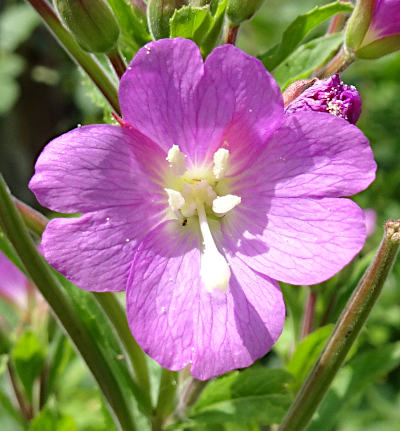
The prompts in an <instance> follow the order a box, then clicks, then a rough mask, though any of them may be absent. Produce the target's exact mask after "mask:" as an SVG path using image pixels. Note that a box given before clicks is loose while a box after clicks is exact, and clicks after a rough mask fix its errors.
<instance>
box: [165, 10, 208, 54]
mask: <svg viewBox="0 0 400 431" xmlns="http://www.w3.org/2000/svg"><path fill="white" fill-rule="evenodd" d="M212 23H213V18H212V16H211V13H210V12H209V10H208V7H203V8H201V7H192V6H184V7H182V8H181V9H178V10H175V12H174V14H173V16H172V18H171V19H170V37H171V38H172V37H185V38H186V39H191V40H193V41H194V42H196V43H197V44H198V45H199V46H200V45H201V41H202V40H203V39H204V37H205V34H206V33H207V32H208V31H209V29H210V27H211V25H212Z"/></svg>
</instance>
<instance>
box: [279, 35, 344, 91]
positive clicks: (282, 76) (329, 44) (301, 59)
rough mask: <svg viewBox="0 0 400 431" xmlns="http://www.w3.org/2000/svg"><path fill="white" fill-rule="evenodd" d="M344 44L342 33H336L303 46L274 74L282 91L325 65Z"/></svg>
mask: <svg viewBox="0 0 400 431" xmlns="http://www.w3.org/2000/svg"><path fill="white" fill-rule="evenodd" d="M342 42H343V34H342V33H334V34H329V35H326V36H322V37H319V38H317V39H313V40H312V41H310V42H308V43H306V44H304V45H301V46H300V47H299V48H297V49H296V51H294V52H293V53H292V54H291V55H290V56H289V57H288V58H287V59H286V60H285V61H283V62H282V63H281V64H280V65H279V66H278V67H277V68H276V69H275V72H274V73H273V75H274V77H275V79H276V80H277V82H278V84H279V85H280V86H281V88H282V89H285V88H286V87H287V86H288V85H290V84H291V83H292V82H294V81H297V80H298V79H302V78H306V77H307V76H308V75H309V74H310V73H311V72H312V71H313V70H315V69H316V68H317V67H319V66H321V65H322V64H324V63H325V62H326V61H327V60H328V59H329V58H330V57H332V55H334V53H335V52H336V50H337V49H338V48H339V46H340V45H341V44H342Z"/></svg>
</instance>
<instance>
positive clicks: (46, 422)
mask: <svg viewBox="0 0 400 431" xmlns="http://www.w3.org/2000/svg"><path fill="white" fill-rule="evenodd" d="M29 431H77V426H76V423H75V420H74V418H73V417H72V416H69V415H64V414H58V413H57V412H55V411H53V410H52V409H49V408H44V409H43V410H41V411H40V413H39V414H38V415H37V416H36V417H35V418H34V419H33V420H32V422H31V425H30V427H29Z"/></svg>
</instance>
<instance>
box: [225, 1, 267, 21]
mask: <svg viewBox="0 0 400 431" xmlns="http://www.w3.org/2000/svg"><path fill="white" fill-rule="evenodd" d="M263 1H264V0H228V4H227V6H226V15H227V17H228V18H229V21H230V22H231V23H232V24H233V25H239V24H240V23H242V22H243V21H246V20H247V19H250V18H251V17H252V16H253V15H254V14H255V13H256V12H257V10H258V9H259V7H260V6H261V4H262V3H263Z"/></svg>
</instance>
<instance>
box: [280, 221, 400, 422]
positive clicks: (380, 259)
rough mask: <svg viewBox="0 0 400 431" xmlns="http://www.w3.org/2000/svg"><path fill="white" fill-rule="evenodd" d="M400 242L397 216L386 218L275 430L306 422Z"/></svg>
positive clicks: (371, 302)
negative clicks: (377, 243) (375, 244)
mask: <svg viewBox="0 0 400 431" xmlns="http://www.w3.org/2000/svg"><path fill="white" fill-rule="evenodd" d="M399 245H400V220H397V221H393V220H391V221H388V222H387V223H386V224H385V234H384V237H383V240H382V242H381V245H380V247H379V249H378V251H377V253H376V255H375V257H374V259H373V261H372V263H371V264H370V266H369V268H368V270H367V271H366V273H365V274H364V276H363V278H362V279H361V281H360V282H359V284H358V286H357V288H356V289H355V290H354V292H353V295H352V296H351V298H350V299H349V301H348V303H347V305H346V307H345V308H344V310H343V312H342V314H341V315H340V317H339V319H338V321H337V323H336V326H335V328H334V329H333V331H332V334H331V335H330V337H329V339H328V341H327V343H326V345H325V347H324V349H323V351H322V353H321V355H320V357H319V358H318V360H317V361H316V363H315V365H314V367H313V369H312V370H311V371H310V374H309V375H308V377H307V379H306V380H305V382H304V383H303V385H302V387H301V388H300V390H299V392H298V394H297V396H296V398H295V400H294V402H293V404H292V406H291V407H290V409H289V411H288V413H287V414H286V416H285V418H284V420H283V422H282V424H281V426H280V427H279V429H278V431H301V430H303V429H305V427H306V426H307V425H308V423H309V421H310V420H311V418H312V416H313V414H314V412H315V411H316V409H317V407H318V405H319V403H320V402H321V401H322V399H323V397H324V395H325V393H326V392H327V390H328V389H329V386H330V384H331V382H332V380H333V378H334V377H335V375H336V373H337V372H338V370H339V368H340V366H341V365H342V363H343V361H344V359H345V358H346V356H347V354H348V352H349V350H350V348H351V346H352V345H353V343H354V341H355V340H356V338H357V336H358V334H359V332H360V330H361V328H362V327H363V326H364V324H365V322H366V320H367V317H368V316H369V313H370V311H371V309H372V307H373V306H374V304H375V302H376V300H377V299H378V297H379V294H380V293H381V291H382V288H383V284H384V282H385V280H386V278H387V276H388V275H389V273H390V270H391V267H392V265H393V263H394V261H395V259H396V256H397V253H398V250H399Z"/></svg>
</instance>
